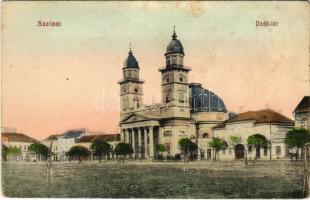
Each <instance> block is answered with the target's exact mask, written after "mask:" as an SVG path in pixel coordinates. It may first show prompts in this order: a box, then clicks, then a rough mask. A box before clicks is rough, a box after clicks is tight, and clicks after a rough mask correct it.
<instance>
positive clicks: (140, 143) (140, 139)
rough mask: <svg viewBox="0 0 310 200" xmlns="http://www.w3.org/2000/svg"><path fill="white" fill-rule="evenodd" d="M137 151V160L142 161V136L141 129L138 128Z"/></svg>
mask: <svg viewBox="0 0 310 200" xmlns="http://www.w3.org/2000/svg"><path fill="white" fill-rule="evenodd" d="M138 150H139V155H138V156H139V159H142V136H141V129H140V128H138Z"/></svg>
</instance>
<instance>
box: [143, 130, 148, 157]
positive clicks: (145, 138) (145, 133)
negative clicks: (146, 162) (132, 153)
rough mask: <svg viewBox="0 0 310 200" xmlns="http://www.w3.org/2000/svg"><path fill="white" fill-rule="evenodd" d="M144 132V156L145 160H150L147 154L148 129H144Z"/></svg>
mask: <svg viewBox="0 0 310 200" xmlns="http://www.w3.org/2000/svg"><path fill="white" fill-rule="evenodd" d="M143 132H144V155H145V158H148V153H147V149H148V148H147V128H144V130H143Z"/></svg>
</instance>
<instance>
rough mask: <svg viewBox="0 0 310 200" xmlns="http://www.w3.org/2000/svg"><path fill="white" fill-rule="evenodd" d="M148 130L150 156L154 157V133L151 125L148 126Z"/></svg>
mask: <svg viewBox="0 0 310 200" xmlns="http://www.w3.org/2000/svg"><path fill="white" fill-rule="evenodd" d="M149 130H150V158H151V159H152V160H153V159H154V133H153V126H151V127H150V128H149Z"/></svg>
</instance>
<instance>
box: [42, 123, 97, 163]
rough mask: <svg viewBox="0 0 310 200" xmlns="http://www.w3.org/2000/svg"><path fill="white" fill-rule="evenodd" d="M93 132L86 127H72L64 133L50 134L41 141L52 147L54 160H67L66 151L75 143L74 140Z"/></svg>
mask: <svg viewBox="0 0 310 200" xmlns="http://www.w3.org/2000/svg"><path fill="white" fill-rule="evenodd" d="M90 134H93V133H92V132H90V131H88V130H86V129H72V130H68V131H66V132H65V133H62V134H58V135H51V136H49V137H48V138H46V139H44V140H43V141H42V143H43V144H45V145H46V146H48V147H49V148H50V147H52V153H53V159H54V160H59V161H62V160H67V157H66V153H67V152H68V151H69V150H70V148H71V147H73V146H74V145H75V142H76V141H77V140H78V139H79V138H81V137H83V136H84V135H90Z"/></svg>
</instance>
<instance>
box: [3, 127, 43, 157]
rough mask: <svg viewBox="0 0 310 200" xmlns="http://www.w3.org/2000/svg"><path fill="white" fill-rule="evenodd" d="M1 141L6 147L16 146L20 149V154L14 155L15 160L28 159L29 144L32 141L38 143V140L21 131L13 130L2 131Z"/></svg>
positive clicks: (29, 154)
mask: <svg viewBox="0 0 310 200" xmlns="http://www.w3.org/2000/svg"><path fill="white" fill-rule="evenodd" d="M1 142H2V145H4V146H6V147H8V148H10V147H17V148H19V149H20V150H21V155H20V156H15V157H14V159H15V160H30V156H31V153H30V152H29V151H28V148H29V146H30V145H31V144H33V143H40V141H38V140H36V139H34V138H32V137H29V136H27V135H25V134H23V133H15V132H2V133H1Z"/></svg>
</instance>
